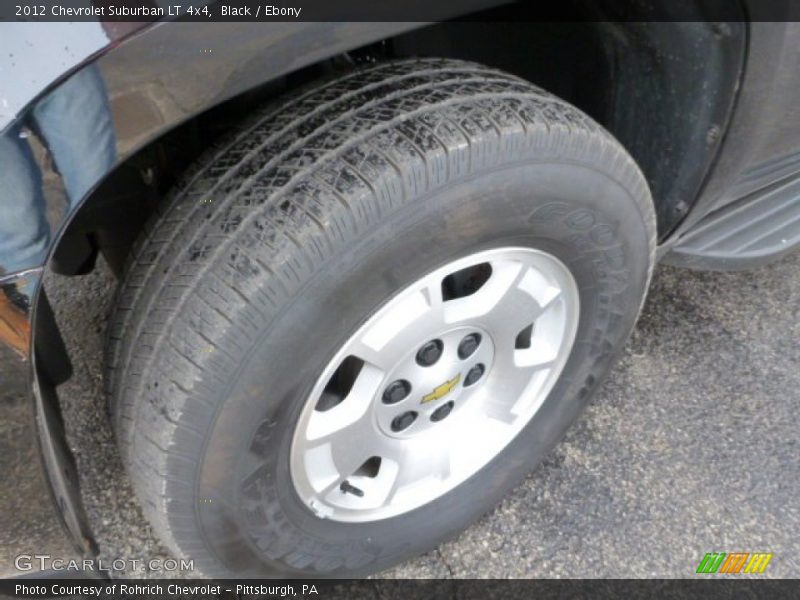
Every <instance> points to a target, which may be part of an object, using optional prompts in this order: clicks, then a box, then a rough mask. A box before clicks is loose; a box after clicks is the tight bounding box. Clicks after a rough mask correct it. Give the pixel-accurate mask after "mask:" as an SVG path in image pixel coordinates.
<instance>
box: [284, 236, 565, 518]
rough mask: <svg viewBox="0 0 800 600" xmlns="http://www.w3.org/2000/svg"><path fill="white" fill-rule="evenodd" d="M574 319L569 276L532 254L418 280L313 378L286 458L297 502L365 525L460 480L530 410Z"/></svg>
mask: <svg viewBox="0 0 800 600" xmlns="http://www.w3.org/2000/svg"><path fill="white" fill-rule="evenodd" d="M577 322H578V291H577V287H576V285H575V281H574V279H573V278H572V275H571V274H570V272H569V270H568V269H567V268H566V266H564V265H563V263H561V262H560V261H559V260H558V259H556V258H555V257H553V256H551V255H549V254H545V253H543V252H540V251H537V250H533V249H528V248H499V249H496V250H489V251H486V252H479V253H476V254H473V255H470V256H468V257H465V258H463V259H459V260H456V261H453V262H451V263H449V264H447V265H445V266H443V267H441V268H439V269H437V270H436V271H434V272H432V273H430V274H428V275H426V276H424V277H422V278H421V279H419V280H418V281H416V282H415V283H413V284H412V285H410V286H409V287H408V288H406V289H405V290H403V291H402V292H400V293H399V294H397V295H396V296H395V297H394V298H392V299H391V300H390V301H389V302H388V303H387V304H386V305H385V306H383V307H382V308H380V309H379V310H378V311H377V312H376V313H375V314H374V315H372V316H371V317H370V318H369V319H368V320H367V322H366V323H365V324H364V325H363V326H362V327H361V328H360V329H359V330H358V331H357V332H356V333H355V334H354V335H352V336H351V337H350V338H349V339H348V340H347V341H346V342H345V344H344V345H343V346H342V348H340V349H339V351H338V352H337V353H336V355H335V356H334V357H333V359H332V360H331V362H330V363H329V365H328V366H327V367H326V369H325V370H324V371H323V373H322V375H321V376H320V378H319V379H318V380H317V382H316V384H315V385H314V388H313V390H312V392H311V394H310V396H309V398H308V399H307V401H306V403H305V405H304V408H303V411H302V413H301V415H300V419H299V421H298V424H297V427H296V429H295V432H294V437H293V440H292V448H291V454H290V468H291V475H292V482H293V484H294V486H295V490H296V492H297V493H298V495H299V497H300V498H301V500H302V501H303V502H304V503H305V504H306V505H307V506H308V507H309V508H310V509H311V510H312V511H314V512H315V513H316V514H317V515H318V516H319V517H323V518H330V519H333V520H338V521H350V522H354V521H355V522H364V521H372V520H378V519H384V518H388V517H391V516H395V515H398V514H402V513H404V512H408V511H410V510H413V509H414V508H418V507H420V506H422V505H424V504H426V503H428V502H431V501H433V500H435V499H436V498H438V497H439V496H441V495H443V494H445V493H446V492H448V491H449V490H451V489H453V488H454V487H455V486H457V485H458V484H459V483H461V482H463V481H465V480H466V479H467V478H469V477H470V476H471V475H473V474H475V473H476V472H477V471H478V470H480V468H482V467H483V466H485V465H486V464H487V463H488V462H489V461H490V460H491V459H492V458H494V457H495V456H496V455H497V454H498V453H500V452H501V451H502V450H503V448H504V447H505V446H506V445H507V444H508V443H509V442H510V441H511V440H512V439H513V438H514V437H515V436H516V435H517V434H518V433H519V432H520V431H521V430H522V428H523V427H524V426H525V425H526V424H527V423H528V422H529V421H530V420H531V419H532V418H533V417H534V415H535V414H536V412H537V411H538V409H539V407H540V406H541V404H542V403H543V402H544V400H545V398H546V396H547V394H548V393H549V391H550V389H551V388H552V386H553V384H554V383H555V381H556V379H557V378H558V376H559V374H560V372H561V370H562V369H563V366H564V364H565V362H566V360H567V358H568V356H569V352H570V350H571V348H572V344H573V341H574V338H575V333H576V331H577Z"/></svg>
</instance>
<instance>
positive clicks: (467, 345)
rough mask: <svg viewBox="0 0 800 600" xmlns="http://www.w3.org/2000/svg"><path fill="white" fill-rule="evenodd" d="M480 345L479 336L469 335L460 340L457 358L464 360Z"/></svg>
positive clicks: (477, 334)
mask: <svg viewBox="0 0 800 600" xmlns="http://www.w3.org/2000/svg"><path fill="white" fill-rule="evenodd" d="M480 343H481V334H480V333H470V334H469V335H468V336H466V337H465V338H464V339H463V340H461V343H460V344H459V345H458V358H460V359H461V360H464V359H465V358H467V357H469V356H471V355H472V353H473V352H475V350H477V349H478V346H479V345H480Z"/></svg>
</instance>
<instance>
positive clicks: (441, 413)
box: [431, 400, 454, 423]
mask: <svg viewBox="0 0 800 600" xmlns="http://www.w3.org/2000/svg"><path fill="white" fill-rule="evenodd" d="M453 406H454V403H453V401H452V400H450V402H448V403H447V404H442V405H441V406H440V407H439V408H437V409H436V410H435V411H433V414H431V421H433V422H434V423H438V422H439V421H441V420H442V419H444V418H445V417H446V416H447V415H449V414H450V411H452V410H453Z"/></svg>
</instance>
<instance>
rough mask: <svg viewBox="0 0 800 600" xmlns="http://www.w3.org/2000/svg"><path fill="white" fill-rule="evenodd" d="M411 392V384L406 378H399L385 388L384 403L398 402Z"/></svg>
mask: <svg viewBox="0 0 800 600" xmlns="http://www.w3.org/2000/svg"><path fill="white" fill-rule="evenodd" d="M410 393H411V384H410V383H408V382H407V381H406V380H405V379H398V380H396V381H393V382H392V383H390V384H389V385H387V386H386V389H385V390H383V403H384V404H396V403H397V402H400V400H402V399H403V398H405V397H406V396H408V395H409V394H410Z"/></svg>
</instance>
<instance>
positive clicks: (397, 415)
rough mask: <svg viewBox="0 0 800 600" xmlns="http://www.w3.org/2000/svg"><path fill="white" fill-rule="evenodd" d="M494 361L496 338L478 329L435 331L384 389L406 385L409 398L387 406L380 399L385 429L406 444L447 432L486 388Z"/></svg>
mask: <svg viewBox="0 0 800 600" xmlns="http://www.w3.org/2000/svg"><path fill="white" fill-rule="evenodd" d="M493 361H494V343H493V341H492V338H491V336H490V335H489V334H488V332H486V331H484V330H483V329H482V328H479V327H476V326H469V327H463V326H462V327H455V328H453V329H449V330H445V331H441V330H439V331H433V332H431V334H430V335H429V336H424V337H422V339H418V342H417V344H416V345H415V347H411V348H409V349H408V352H407V354H406V355H405V357H404V358H402V359H401V360H400V361H399V362H398V364H397V365H396V366H395V368H394V369H392V371H391V372H390V373H388V374H387V377H386V379H385V383H384V388H383V389H384V390H393V389H394V388H395V387H398V383H399V382H403V383H402V385H403V386H404V389H405V386H407V392H406V393H405V394H404V399H403V400H401V401H398V402H388V403H387V401H386V399H385V397H386V395H390V394H388V393H386V394H379V395H378V396H377V397H376V398H375V400H374V409H375V410H374V414H375V419H376V421H377V424H378V427H379V429H380V430H381V431H383V433H384V434H386V435H388V436H390V437H392V438H402V439H408V438H412V437H416V436H418V435H423V434H427V433H428V432H429V431H431V430H432V431H431V432H433V431H436V430H441V428H442V427H445V426H446V425H445V423H449V422H451V421H453V420H454V419H455V418H456V415H457V413H459V412H460V411H461V409H462V408H463V407H464V406H466V405H467V404H468V402H469V399H470V396H472V395H473V393H474V392H475V391H476V390H478V389H479V388H481V387H482V386H481V385H480V384H481V383H483V381H484V380H486V379H487V375H488V371H489V369H490V368H491V365H492V363H493ZM476 373H480V375H478V376H477V377H476V375H475V374H476Z"/></svg>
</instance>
